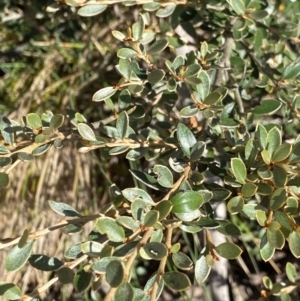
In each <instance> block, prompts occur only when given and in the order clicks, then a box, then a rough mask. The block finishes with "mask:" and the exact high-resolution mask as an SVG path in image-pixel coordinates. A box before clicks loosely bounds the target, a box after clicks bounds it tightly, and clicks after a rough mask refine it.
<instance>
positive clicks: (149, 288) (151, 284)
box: [136, 274, 164, 301]
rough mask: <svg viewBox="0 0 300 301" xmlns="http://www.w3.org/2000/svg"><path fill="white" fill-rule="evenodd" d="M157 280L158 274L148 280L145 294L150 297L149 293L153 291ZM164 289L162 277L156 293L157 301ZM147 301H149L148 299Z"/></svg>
mask: <svg viewBox="0 0 300 301" xmlns="http://www.w3.org/2000/svg"><path fill="white" fill-rule="evenodd" d="M155 279H156V274H153V275H152V276H151V277H150V279H148V281H147V283H146V284H145V286H144V292H145V293H146V294H147V295H149V292H150V291H151V289H152V287H153V284H154V281H155ZM163 288H164V280H163V279H162V277H160V279H159V282H158V289H157V293H156V299H155V300H158V298H159V296H160V294H161V293H162V291H163ZM146 300H147V299H146ZM136 301H140V299H138V300H136Z"/></svg>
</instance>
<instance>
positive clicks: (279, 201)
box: [0, 0, 300, 301]
mask: <svg viewBox="0 0 300 301" xmlns="http://www.w3.org/2000/svg"><path fill="white" fill-rule="evenodd" d="M144 2H145V3H144ZM66 3H67V4H68V5H70V6H75V7H76V6H77V5H76V3H79V2H78V1H66ZM106 3H107V4H106ZM111 4H114V3H113V1H102V2H101V4H99V3H85V4H84V5H82V6H81V7H80V8H76V10H77V13H78V14H79V15H80V16H84V17H89V18H91V17H92V16H94V15H97V14H100V13H102V12H104V11H105V10H106V9H107V8H108V7H109V6H110V5H111ZM124 5H127V6H131V5H140V16H139V18H138V20H136V22H135V23H134V24H132V26H130V27H129V28H128V29H127V31H123V32H122V31H117V30H114V31H112V35H113V36H114V37H115V38H116V39H117V40H119V41H121V43H122V48H120V49H118V51H117V57H118V62H117V65H116V66H115V69H116V71H117V72H118V74H119V76H120V80H119V81H118V83H108V84H107V85H106V86H104V87H99V88H100V89H99V90H98V91H97V92H96V93H95V94H94V96H93V101H95V102H99V107H101V106H105V108H106V110H107V112H109V113H107V115H106V116H105V118H102V119H101V120H99V121H98V122H92V123H89V122H88V120H89V117H88V116H83V115H82V114H81V113H79V112H76V111H72V110H69V111H68V114H67V118H68V119H69V121H70V122H71V124H72V127H73V128H72V129H69V128H68V127H67V126H65V124H66V123H65V116H64V115H63V114H52V113H51V112H50V111H48V112H47V113H44V114H42V115H41V116H39V115H38V114H36V113H29V114H27V115H26V116H23V117H22V118H21V120H20V121H18V122H17V121H15V120H10V119H8V118H6V117H3V118H2V121H1V123H0V130H1V135H2V137H1V138H2V140H3V141H2V143H1V144H0V166H1V168H2V169H1V170H2V171H1V172H0V187H1V188H2V189H7V187H8V186H9V181H10V179H9V175H8V174H9V170H11V168H12V167H14V166H15V165H17V164H18V163H19V162H21V161H24V162H27V161H30V160H33V159H34V157H35V156H39V155H42V154H44V153H45V152H46V151H47V150H48V149H49V148H50V147H53V146H54V147H56V148H57V149H59V148H61V147H62V146H63V142H64V140H66V139H69V138H68V137H69V135H72V136H73V137H75V138H76V139H77V144H76V147H77V149H78V151H79V152H81V153H86V152H89V151H94V150H96V149H100V150H101V156H103V157H104V158H109V156H118V157H120V158H122V160H125V159H126V160H128V161H129V162H130V163H129V165H130V169H129V171H130V174H131V175H132V178H133V181H134V186H130V187H126V188H124V189H120V188H119V187H118V185H116V184H115V183H113V184H112V185H111V186H110V191H109V193H110V198H111V202H110V203H108V204H107V205H106V206H105V207H103V208H102V210H101V211H100V212H95V213H93V214H92V215H84V214H82V213H80V212H78V211H77V210H76V209H75V208H73V207H71V206H70V205H68V204H66V203H62V202H55V201H49V206H50V208H51V209H52V210H53V211H55V212H56V213H58V214H60V215H62V216H65V217H66V219H65V220H63V221H61V222H59V223H58V224H56V225H49V227H48V228H47V229H44V230H40V231H36V232H32V233H29V232H28V231H27V230H25V231H24V233H23V235H22V236H21V237H18V238H15V239H12V240H9V241H6V240H3V241H1V243H0V247H1V248H2V249H3V248H4V247H8V246H13V245H14V247H13V249H12V250H11V251H10V253H9V254H8V256H7V259H6V263H5V267H6V270H7V271H16V270H18V269H20V268H22V267H23V266H24V265H25V264H26V263H27V262H28V263H29V264H30V265H32V266H33V267H34V268H36V269H40V270H43V271H55V273H56V277H55V278H53V279H51V280H50V281H49V282H48V283H46V284H45V285H44V286H42V287H41V288H39V289H37V290H35V291H34V292H33V293H31V294H29V295H23V296H22V293H21V291H20V289H19V288H18V287H17V286H16V285H14V284H12V283H4V282H3V283H1V284H0V295H3V296H4V297H5V298H7V299H9V300H16V299H19V298H21V297H22V300H32V298H35V297H38V296H39V295H40V294H41V293H43V292H44V291H45V290H46V289H47V288H48V287H49V286H50V285H52V284H53V283H54V281H60V282H61V283H62V284H67V283H70V282H73V283H74V286H75V288H76V290H78V291H80V292H82V291H85V290H86V289H88V288H89V287H90V286H91V287H92V289H93V290H97V289H98V287H99V285H101V282H102V279H103V277H104V275H105V279H106V281H107V282H108V283H109V285H110V287H111V288H110V291H109V292H108V294H107V295H106V297H105V300H106V301H108V300H112V299H113V298H114V299H115V300H122V301H125V300H151V301H153V300H157V299H158V298H159V296H160V294H161V292H162V291H163V288H164V286H168V287H169V288H171V289H173V290H177V291H182V290H185V289H187V288H188V287H190V286H191V281H190V278H189V277H188V276H187V274H186V271H189V270H191V269H194V277H195V279H196V281H197V282H198V283H202V282H204V281H205V280H206V279H207V277H208V275H209V273H210V271H211V268H212V266H213V265H214V262H215V261H217V260H218V259H219V257H224V258H226V259H236V258H238V257H239V256H240V255H241V253H242V249H241V247H240V245H239V242H238V239H239V238H240V237H241V235H242V234H243V233H242V232H243V229H242V228H239V227H238V226H237V224H236V223H234V219H235V218H239V219H241V220H252V221H254V222H255V223H256V227H259V229H260V231H258V230H257V231H256V233H257V238H259V239H260V243H259V246H258V247H259V256H260V257H261V259H262V260H264V261H270V260H271V259H272V258H273V256H274V254H275V251H276V250H281V249H283V247H284V246H285V245H287V246H288V248H289V250H290V251H291V253H292V254H293V255H294V257H296V258H299V257H300V248H299V245H300V233H299V226H298V224H297V220H298V216H299V205H298V204H299V202H298V196H299V193H300V192H299V184H300V177H299V163H300V136H297V135H296V134H295V133H297V131H298V129H299V125H298V118H297V117H298V115H299V113H298V103H299V101H300V95H299V74H300V61H299V57H298V55H297V51H299V47H298V44H299V26H298V27H297V22H298V20H297V17H296V15H294V14H292V12H293V11H297V12H298V13H299V5H300V4H299V2H288V3H286V4H285V3H283V4H281V5H280V6H279V7H278V6H276V5H275V4H273V3H271V2H265V1H260V2H258V1H248V0H234V1H233V0H232V1H227V2H225V1H221V2H220V1H202V2H201V3H198V1H190V2H185V1H170V2H148V1H142V0H141V1H137V2H134V1H127V2H124ZM78 6H79V5H78ZM52 9H54V5H53V6H52ZM157 18H160V19H161V20H160V21H159V22H158V21H157ZM154 21H155V22H157V23H155V22H154ZM157 26H159V27H157ZM178 29H180V30H182V31H183V32H184V36H181V34H180V33H179V31H178ZM187 46H192V47H193V50H190V49H189V50H187V49H188V48H187ZM182 51H183V52H184V53H183V52H182ZM179 53H183V54H179ZM275 116H276V119H275ZM221 202H223V203H225V204H226V206H227V211H228V219H225V220H220V219H218V218H216V216H215V212H214V211H215V210H214V208H215V204H218V203H221ZM91 221H93V222H94V226H95V227H94V230H93V231H92V232H91V233H90V234H89V235H88V237H86V238H85V240H84V241H82V242H81V243H79V244H76V245H73V246H72V247H70V248H69V249H68V250H66V252H65V254H64V255H65V258H66V259H65V260H62V259H58V258H50V257H48V256H46V255H43V254H32V249H33V246H34V242H35V240H37V239H38V238H39V237H40V236H43V235H46V234H48V233H50V232H51V231H54V230H56V229H63V231H64V233H70V234H73V233H76V232H79V231H80V230H81V229H82V227H84V225H85V224H86V223H87V222H91ZM211 229H216V230H217V231H218V232H220V233H221V234H222V235H224V236H226V238H227V240H226V242H224V243H221V244H219V245H215V243H214V241H213V240H212V238H211V235H210V232H211ZM256 229H257V228H256ZM178 231H181V232H184V233H191V234H196V233H203V234H204V236H205V244H204V247H203V248H202V250H199V256H198V257H197V258H190V256H189V255H191V254H189V255H188V254H186V253H185V252H183V251H182V250H181V245H180V244H179V243H178V242H177V243H176V242H174V240H173V237H174V235H175V234H176V233H178ZM138 257H141V258H143V259H144V260H155V261H158V262H159V265H158V269H157V271H156V272H155V273H154V274H153V275H152V277H151V278H149V279H148V281H147V283H146V285H145V287H144V288H143V289H141V288H138V287H135V286H134V284H133V283H132V282H131V276H132V271H133V269H134V262H135V260H136V259H137V258H138ZM168 261H169V262H171V263H172V265H171V267H172V268H171V269H167V268H166V266H167V262H168ZM78 267H79V268H78ZM179 270H180V271H179ZM74 271H75V272H74ZM286 276H287V278H288V281H289V283H290V284H291V285H293V286H294V287H296V286H297V281H296V269H295V267H294V266H293V264H292V263H290V262H287V263H286ZM263 284H264V286H265V289H264V290H263V291H262V296H261V300H264V299H266V298H267V297H269V296H271V295H276V296H280V298H281V300H283V301H285V300H291V299H290V298H291V297H290V296H289V294H288V293H289V290H287V289H286V288H287V287H288V286H289V284H279V283H273V282H272V281H271V279H270V278H269V277H264V279H263Z"/></svg>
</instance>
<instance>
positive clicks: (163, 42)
mask: <svg viewBox="0 0 300 301" xmlns="http://www.w3.org/2000/svg"><path fill="white" fill-rule="evenodd" d="M168 44H169V42H168V40H167V39H160V40H158V41H155V42H154V43H153V44H152V45H151V46H150V47H149V49H148V51H147V54H149V55H153V54H157V53H159V52H161V51H163V50H164V49H165V48H166V47H167V46H168Z"/></svg>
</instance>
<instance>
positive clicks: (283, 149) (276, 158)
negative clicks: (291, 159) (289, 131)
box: [272, 143, 292, 162]
mask: <svg viewBox="0 0 300 301" xmlns="http://www.w3.org/2000/svg"><path fill="white" fill-rule="evenodd" d="M291 151H292V145H291V144H289V143H282V144H281V145H279V147H278V148H277V149H276V150H275V151H274V153H273V155H272V161H273V162H281V161H284V160H285V159H286V158H287V157H288V156H289V155H290V153H291Z"/></svg>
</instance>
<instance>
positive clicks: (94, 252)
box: [80, 241, 103, 257]
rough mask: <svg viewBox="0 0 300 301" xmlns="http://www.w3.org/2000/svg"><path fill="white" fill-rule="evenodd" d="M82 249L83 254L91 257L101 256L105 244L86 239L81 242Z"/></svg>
mask: <svg viewBox="0 0 300 301" xmlns="http://www.w3.org/2000/svg"><path fill="white" fill-rule="evenodd" d="M80 249H81V251H82V253H83V254H87V255H88V256H90V257H99V256H100V254H101V251H102V249H103V245H102V244H101V243H99V242H97V241H86V242H84V243H82V244H80Z"/></svg>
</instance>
